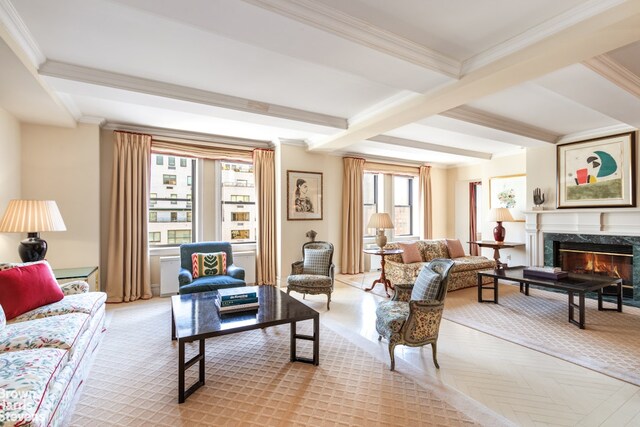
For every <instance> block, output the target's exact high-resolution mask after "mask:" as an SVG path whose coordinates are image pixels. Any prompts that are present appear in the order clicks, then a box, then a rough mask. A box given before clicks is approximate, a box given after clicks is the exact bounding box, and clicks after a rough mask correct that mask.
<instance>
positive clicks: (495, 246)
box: [467, 240, 524, 268]
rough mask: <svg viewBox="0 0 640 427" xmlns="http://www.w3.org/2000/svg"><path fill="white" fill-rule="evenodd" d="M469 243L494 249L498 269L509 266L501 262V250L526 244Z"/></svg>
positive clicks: (484, 241)
mask: <svg viewBox="0 0 640 427" xmlns="http://www.w3.org/2000/svg"><path fill="white" fill-rule="evenodd" d="M467 243H471V244H474V245H478V246H480V247H481V248H491V249H493V259H495V260H496V267H497V268H504V267H506V266H507V264H506V263H502V262H500V249H511V248H517V247H518V246H524V243H514V242H495V241H493V240H475V241H471V242H467Z"/></svg>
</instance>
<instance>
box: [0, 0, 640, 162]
mask: <svg viewBox="0 0 640 427" xmlns="http://www.w3.org/2000/svg"><path fill="white" fill-rule="evenodd" d="M0 36H1V37H2V40H3V43H0V60H1V61H2V64H3V67H1V68H2V71H1V73H2V81H1V83H0V89H1V90H2V92H1V93H0V106H1V107H2V108H5V109H6V110H8V111H10V112H12V113H13V114H14V115H15V116H16V117H18V118H19V119H20V120H23V121H27V122H38V123H46V124H58V125H61V126H69V125H71V124H72V123H73V122H74V121H76V120H91V121H96V120H97V121H102V120H106V121H107V122H112V123H123V124H128V125H133V126H135V125H137V126H146V127H158V128H167V129H174V130H183V131H190V132H200V133H207V134H216V135H228V136H234V137H240V138H251V139H259V140H277V139H288V140H291V139H297V140H300V141H301V142H300V143H301V144H307V146H308V149H309V150H319V151H330V152H335V153H337V154H342V153H350V154H360V155H366V156H372V157H381V158H389V159H399V160H404V161H410V162H426V163H430V164H441V165H456V164H464V163H469V162H477V161H481V160H483V159H488V158H491V157H492V156H494V155H497V154H505V153H511V152H518V151H519V150H521V149H522V148H525V147H536V146H544V145H548V144H554V143H556V142H557V141H563V140H569V139H572V138H573V139H575V138H577V137H584V136H595V135H597V134H602V133H606V132H609V133H610V132H615V131H621V130H625V129H631V128H638V127H640V42H638V41H639V40H640V0H626V1H625V0H563V1H562V2H558V1H556V0H537V1H535V2H534V1H530V0H486V1H482V2H470V1H468V0H449V1H447V2H442V1H437V0H398V1H394V2H389V1H386V0H350V1H347V2H345V1H342V0H233V1H231V0H183V1H180V2H177V1H173V0H57V1H55V2H52V1H48V0H21V1H17V0H13V1H11V0H0Z"/></svg>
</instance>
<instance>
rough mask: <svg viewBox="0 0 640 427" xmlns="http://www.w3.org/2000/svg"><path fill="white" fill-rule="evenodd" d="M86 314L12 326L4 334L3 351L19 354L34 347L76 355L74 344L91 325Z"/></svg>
mask: <svg viewBox="0 0 640 427" xmlns="http://www.w3.org/2000/svg"><path fill="white" fill-rule="evenodd" d="M89 323H90V317H89V315H88V314H84V313H71V314H63V315H60V316H51V317H43V318H41V319H34V320H32V321H30V322H20V323H12V324H10V325H7V326H6V327H5V328H4V329H3V330H2V331H0V352H3V353H4V352H19V351H21V350H30V349H34V348H42V347H47V348H58V349H61V350H68V353H69V358H71V357H72V355H73V350H74V344H75V343H76V341H77V340H78V339H79V338H80V335H81V334H82V332H84V331H85V329H86V328H87V327H88V326H89Z"/></svg>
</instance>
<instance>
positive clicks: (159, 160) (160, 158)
mask: <svg viewBox="0 0 640 427" xmlns="http://www.w3.org/2000/svg"><path fill="white" fill-rule="evenodd" d="M163 163H164V156H162V155H157V156H156V165H158V166H162V164H163Z"/></svg>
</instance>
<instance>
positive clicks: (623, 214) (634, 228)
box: [524, 208, 640, 265]
mask: <svg viewBox="0 0 640 427" xmlns="http://www.w3.org/2000/svg"><path fill="white" fill-rule="evenodd" d="M524 214H525V233H526V243H527V262H528V264H529V265H544V245H543V233H573V234H598V235H611V236H640V209H637V208H603V209H554V210H545V211H526V212H525V213H524Z"/></svg>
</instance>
